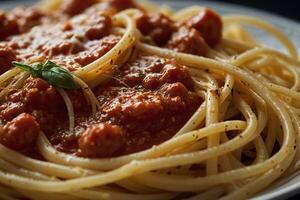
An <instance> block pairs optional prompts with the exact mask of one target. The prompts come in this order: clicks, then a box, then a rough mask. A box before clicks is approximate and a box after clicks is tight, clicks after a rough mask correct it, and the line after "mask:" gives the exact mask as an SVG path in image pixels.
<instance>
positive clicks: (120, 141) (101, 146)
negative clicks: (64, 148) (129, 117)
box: [78, 123, 124, 157]
mask: <svg viewBox="0 0 300 200" xmlns="http://www.w3.org/2000/svg"><path fill="white" fill-rule="evenodd" d="M78 143H79V149H80V152H79V155H81V156H84V157H109V156H112V155H116V154H117V153H118V152H120V150H122V148H123V147H124V138H123V135H122V129H121V128H120V127H119V126H116V125H111V124H109V123H100V124H95V125H92V126H90V127H89V128H88V129H87V130H86V131H85V132H84V133H83V134H82V136H81V137H80V139H79V141H78Z"/></svg>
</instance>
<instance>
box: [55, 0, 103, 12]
mask: <svg viewBox="0 0 300 200" xmlns="http://www.w3.org/2000/svg"><path fill="white" fill-rule="evenodd" d="M97 2H98V0H66V1H64V2H63V4H62V5H61V7H60V12H62V13H64V14H67V15H69V16H74V15H77V14H80V13H81V12H82V11H84V10H85V9H87V8H88V7H90V6H92V5H94V4H96V3H97Z"/></svg>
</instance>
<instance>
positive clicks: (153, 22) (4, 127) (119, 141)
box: [0, 0, 222, 158]
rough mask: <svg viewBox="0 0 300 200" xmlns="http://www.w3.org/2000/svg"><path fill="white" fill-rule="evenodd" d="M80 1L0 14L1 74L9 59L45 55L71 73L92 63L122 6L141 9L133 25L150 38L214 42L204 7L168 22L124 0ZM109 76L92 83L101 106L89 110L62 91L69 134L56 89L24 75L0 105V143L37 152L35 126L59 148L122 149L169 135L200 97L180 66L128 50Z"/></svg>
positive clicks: (193, 46) (89, 152)
mask: <svg viewBox="0 0 300 200" xmlns="http://www.w3.org/2000/svg"><path fill="white" fill-rule="evenodd" d="M80 3H82V2H80ZM80 3H78V1H77V0H68V1H66V2H65V3H64V4H63V5H62V7H61V8H60V9H59V10H58V12H57V13H54V14H53V13H51V14H49V13H44V12H43V11H39V10H37V11H36V10H34V11H32V12H33V13H32V14H31V15H30V16H31V17H28V16H25V15H24V16H20V17H19V19H18V20H17V21H16V22H10V19H11V18H12V17H11V16H8V14H5V13H4V14H2V15H1V13H0V27H4V28H5V29H7V34H6V35H0V41H2V42H0V66H1V69H0V73H1V74H2V73H4V72H6V71H7V70H8V69H10V68H11V67H12V66H11V62H12V61H15V60H17V61H19V62H26V61H28V60H40V61H43V60H46V59H50V60H52V61H54V62H55V63H57V64H59V65H61V66H62V67H66V68H68V69H69V70H70V71H73V70H76V69H78V68H80V67H83V66H85V65H87V64H89V63H91V62H93V61H94V60H96V59H98V58H100V57H101V56H103V55H104V54H105V53H107V52H108V51H109V50H110V49H112V48H113V47H114V46H115V45H116V44H117V43H118V41H119V40H120V38H121V36H119V35H115V34H112V28H113V25H112V19H111V16H112V15H113V14H114V13H116V12H118V11H121V10H124V9H127V8H139V9H140V10H141V14H140V16H138V17H137V18H136V19H135V20H136V24H137V28H138V29H139V30H140V32H141V33H142V34H143V35H144V36H145V37H148V40H145V41H148V42H149V43H150V44H153V45H157V46H160V47H164V48H169V49H173V50H174V51H178V52H184V53H189V54H195V55H199V56H205V55H206V52H207V48H209V46H210V47H213V46H215V45H217V44H218V42H219V41H220V40H221V30H222V23H221V20H220V17H219V16H218V15H217V14H216V13H214V12H213V11H211V10H209V9H207V10H204V11H203V12H201V13H199V14H198V15H196V16H194V17H192V18H190V19H187V20H185V21H183V22H174V21H172V20H171V19H170V18H169V17H167V16H165V15H163V14H159V13H158V14H148V13H146V12H145V11H144V9H143V8H142V7H141V6H139V5H138V4H136V3H134V2H133V1H131V0H109V1H107V2H104V3H99V4H96V2H95V1H94V0H89V1H87V2H86V3H85V4H84V5H83V6H81V7H80V9H79V7H78V6H75V5H79V4H80ZM90 6H91V8H88V7H90ZM31 9H33V8H31ZM35 12H37V13H36V14H34V13H35ZM10 15H13V13H12V14H10ZM1 16H2V18H1ZM3 16H4V17H3ZM27 18H29V19H30V20H31V21H30V20H29V19H28V20H27V21H28V23H27V24H26V23H23V25H24V26H23V28H22V27H21V25H20V24H21V22H20V21H26V20H24V19H27ZM1 20H2V21H1ZM5 20H6V21H5ZM29 22H30V23H29ZM9 23H11V25H9ZM14 23H15V24H16V27H18V28H17V29H16V30H14V29H13V28H14V25H13V24H14ZM149 39H150V40H149ZM109 76H111V77H110V81H108V82H107V83H105V84H101V85H99V86H97V87H96V88H93V92H94V94H95V96H96V97H97V98H98V100H99V102H100V105H101V108H100V109H99V110H98V111H97V113H96V116H93V115H92V113H91V109H90V106H89V105H88V104H87V102H86V99H85V97H84V95H83V93H82V91H80V90H67V94H68V96H69V98H70V99H71V101H72V104H73V107H74V111H75V131H74V132H71V133H70V132H69V119H68V113H67V109H66V106H65V104H64V101H63V99H62V98H61V96H60V95H59V93H58V92H57V90H56V89H55V88H54V87H53V86H51V85H49V84H48V83H47V82H46V81H44V80H42V79H40V78H32V77H30V78H28V79H27V80H26V81H25V83H24V86H23V87H21V88H20V89H10V90H9V93H8V95H7V97H6V98H5V101H4V102H2V103H1V104H0V125H1V126H0V142H1V143H2V144H4V145H6V146H8V147H10V148H13V149H15V150H17V151H20V152H22V153H25V154H28V155H31V156H36V157H38V155H34V153H33V152H34V151H35V147H34V145H35V143H36V139H37V136H38V133H39V131H40V130H42V131H43V132H44V133H45V134H46V136H47V137H48V138H49V140H50V142H51V143H52V144H53V145H54V147H55V148H56V149H57V150H59V151H62V152H66V153H70V154H74V155H77V156H80V157H90V158H103V157H115V156H120V155H125V154H129V153H133V152H138V151H141V150H145V149H147V148H150V147H151V146H153V145H158V144H160V143H162V142H164V141H166V140H168V139H169V138H171V137H172V136H173V135H174V134H175V133H176V132H177V131H178V130H179V129H180V128H181V127H182V126H183V125H184V124H185V123H186V122H187V121H188V119H189V118H190V117H191V116H192V115H193V113H194V112H195V111H196V110H197V108H198V107H199V106H200V104H201V103H202V101H203V100H202V99H201V98H200V97H199V96H198V95H197V94H196V92H195V90H194V85H193V81H192V78H191V76H190V74H189V73H188V71H187V69H186V67H185V66H182V65H180V64H178V63H176V62H175V61H173V60H166V59H163V58H160V57H157V56H155V55H146V54H143V53H137V54H133V55H132V56H131V58H130V59H129V60H128V61H127V62H126V63H125V64H123V65H122V66H118V68H116V69H114V71H113V73H112V74H111V75H109ZM21 140H22V142H20V141H21Z"/></svg>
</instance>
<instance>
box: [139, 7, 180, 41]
mask: <svg viewBox="0 0 300 200" xmlns="http://www.w3.org/2000/svg"><path fill="white" fill-rule="evenodd" d="M136 25H137V28H138V29H139V30H140V31H141V32H142V33H143V34H144V35H148V36H150V37H151V39H152V40H153V41H154V42H155V43H156V44H157V45H160V46H163V45H164V44H165V43H166V42H167V41H168V40H169V39H170V38H171V35H172V33H173V32H174V31H175V30H176V26H175V25H174V23H173V22H172V21H171V19H169V18H168V17H167V16H165V15H164V14H161V13H157V14H150V15H149V14H146V13H143V14H141V15H140V16H138V17H137V19H136Z"/></svg>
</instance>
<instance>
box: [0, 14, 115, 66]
mask: <svg viewBox="0 0 300 200" xmlns="http://www.w3.org/2000/svg"><path fill="white" fill-rule="evenodd" d="M110 29H111V18H110V17H109V16H108V15H106V14H104V13H101V12H99V13H95V14H93V15H91V16H89V17H88V16H84V15H82V16H78V17H77V18H73V19H72V20H70V21H67V22H61V23H58V24H50V25H49V24H45V25H41V26H38V27H35V28H33V29H32V30H31V31H29V32H28V33H26V34H22V35H18V36H14V37H11V38H10V40H9V42H5V43H3V44H2V46H4V47H5V48H9V49H12V50H13V51H14V52H15V56H16V58H17V60H19V61H23V62H25V61H27V60H28V59H34V58H39V59H40V60H45V59H51V60H53V61H54V62H56V63H58V64H60V65H63V66H67V67H68V68H69V69H70V70H74V69H76V68H78V67H81V66H84V65H87V64H89V63H91V62H93V61H94V60H96V59H97V58H99V57H101V56H102V55H104V54H105V53H106V52H108V51H109V50H110V49H112V48H113V47H114V46H115V44H117V43H118V41H119V39H120V37H119V36H115V35H111V34H110ZM0 44H1V43H0ZM0 58H1V54H0ZM9 61H10V60H9Z"/></svg>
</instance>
